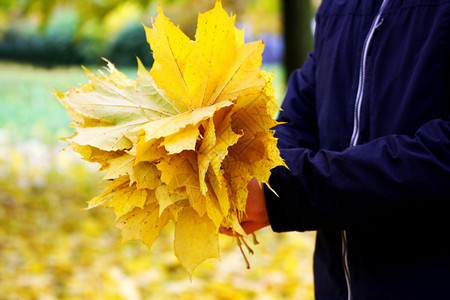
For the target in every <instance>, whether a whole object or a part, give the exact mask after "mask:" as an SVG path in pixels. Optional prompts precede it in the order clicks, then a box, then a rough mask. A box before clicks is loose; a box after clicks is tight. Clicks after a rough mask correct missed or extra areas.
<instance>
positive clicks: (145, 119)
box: [56, 0, 284, 276]
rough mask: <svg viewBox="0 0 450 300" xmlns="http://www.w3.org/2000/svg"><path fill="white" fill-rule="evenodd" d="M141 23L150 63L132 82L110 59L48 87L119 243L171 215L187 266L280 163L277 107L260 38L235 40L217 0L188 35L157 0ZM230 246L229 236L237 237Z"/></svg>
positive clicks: (149, 233)
mask: <svg viewBox="0 0 450 300" xmlns="http://www.w3.org/2000/svg"><path fill="white" fill-rule="evenodd" d="M158 12H159V13H158V16H157V17H156V19H155V22H154V24H153V26H152V28H147V27H146V28H145V30H146V35H147V40H148V42H149V43H150V47H151V49H152V51H153V57H154V64H153V66H152V68H151V70H150V71H147V70H146V69H145V67H144V66H143V65H142V63H141V62H140V61H139V60H138V73H137V80H132V79H129V78H127V77H126V76H125V75H124V74H123V73H121V72H119V71H118V70H117V69H116V68H115V67H114V65H113V64H112V63H110V62H108V63H107V68H106V70H107V71H108V74H106V75H105V74H103V73H101V74H100V75H96V74H94V73H92V72H90V71H89V70H87V69H85V70H86V75H87V77H88V84H85V85H81V86H80V87H78V88H70V89H69V91H68V92H66V93H61V92H59V91H56V97H57V98H58V99H59V101H60V102H61V104H62V105H63V106H64V107H65V108H66V109H67V111H68V113H69V114H71V115H72V118H73V121H72V124H73V126H74V127H75V128H76V132H75V134H74V135H73V136H72V137H70V138H67V139H66V140H67V142H68V143H69V148H71V149H73V150H74V151H76V152H79V153H80V154H81V155H82V156H83V158H84V159H86V160H88V161H90V162H96V163H99V164H100V166H101V168H100V170H104V171H105V175H104V180H106V181H109V182H110V184H109V186H108V187H107V188H106V190H105V191H104V192H103V193H102V194H101V195H99V196H97V197H95V198H94V199H92V200H91V201H89V202H88V204H89V206H88V208H93V207H99V206H101V207H108V208H111V209H113V210H114V213H115V215H116V217H117V222H116V225H115V226H116V227H117V228H119V229H120V230H121V231H122V237H123V241H128V240H132V239H139V240H142V241H143V242H144V243H145V244H146V245H147V246H149V247H150V246H151V245H152V244H153V242H154V240H155V239H156V238H157V237H158V235H159V233H160V230H161V229H162V227H164V226H165V225H166V224H167V223H168V222H169V220H173V222H175V233H174V234H175V239H174V248H175V255H176V256H177V257H178V259H179V260H180V262H181V264H182V265H183V267H184V268H185V269H186V270H187V271H188V273H189V275H190V276H191V275H192V272H193V271H194V269H195V268H196V267H197V266H198V265H199V264H200V263H201V262H203V261H204V260H205V259H208V258H218V257H219V246H218V241H217V231H218V228H219V226H226V227H231V228H232V229H233V230H234V231H235V232H237V233H240V234H242V235H245V232H244V231H243V229H242V227H241V226H240V224H239V221H240V220H241V218H242V216H243V215H244V214H245V206H246V199H247V194H248V191H247V184H248V182H249V181H250V179H251V178H253V177H256V178H257V179H258V180H259V181H260V182H267V180H268V178H269V176H270V170H271V169H272V168H274V167H275V166H277V165H283V164H284V163H283V161H282V159H281V158H280V156H279V151H278V149H277V147H276V139H275V138H274V137H273V132H272V131H271V128H272V127H273V126H275V125H276V124H277V122H276V121H274V119H273V114H274V113H275V112H276V111H277V110H278V109H279V107H278V105H277V101H276V99H275V97H274V89H273V86H272V80H273V78H272V77H273V76H272V75H271V74H269V73H266V72H264V71H263V70H260V68H261V61H262V56H261V54H262V52H263V50H264V44H263V43H262V41H255V42H251V43H245V42H244V31H243V30H239V29H237V28H235V26H234V23H235V17H230V16H228V14H227V13H226V12H225V10H224V9H223V8H222V3H221V1H220V0H217V2H216V5H215V7H214V8H213V9H212V10H210V11H208V12H206V13H203V14H200V15H199V19H198V27H197V32H196V35H195V40H190V39H189V38H188V37H187V36H186V35H185V34H184V33H183V32H182V31H181V30H180V29H179V28H178V27H177V26H175V25H174V24H173V23H172V22H171V21H170V20H169V19H168V18H167V17H166V16H165V15H164V13H163V11H162V9H161V8H160V7H159V8H158ZM239 244H240V243H239Z"/></svg>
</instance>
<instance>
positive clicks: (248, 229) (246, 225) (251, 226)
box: [241, 221, 267, 234]
mask: <svg viewBox="0 0 450 300" xmlns="http://www.w3.org/2000/svg"><path fill="white" fill-rule="evenodd" d="M266 226H267V225H265V224H264V223H261V222H254V221H248V222H243V223H241V227H242V229H244V231H245V233H246V234H252V233H253V232H255V231H257V230H259V229H261V228H263V227H266Z"/></svg>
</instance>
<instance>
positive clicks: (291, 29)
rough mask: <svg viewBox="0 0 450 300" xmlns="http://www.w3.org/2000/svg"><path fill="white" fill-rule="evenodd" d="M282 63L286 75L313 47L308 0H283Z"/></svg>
mask: <svg viewBox="0 0 450 300" xmlns="http://www.w3.org/2000/svg"><path fill="white" fill-rule="evenodd" d="M282 2H283V27H284V45H285V51H284V65H285V70H286V75H287V77H286V78H288V77H289V75H290V74H291V73H292V72H293V71H294V70H295V69H298V68H300V67H301V66H302V65H303V63H304V61H305V59H306V56H307V54H308V53H309V52H310V51H311V50H312V48H313V36H312V31H311V21H312V20H313V13H314V12H313V8H312V5H311V1H310V0H283V1H282Z"/></svg>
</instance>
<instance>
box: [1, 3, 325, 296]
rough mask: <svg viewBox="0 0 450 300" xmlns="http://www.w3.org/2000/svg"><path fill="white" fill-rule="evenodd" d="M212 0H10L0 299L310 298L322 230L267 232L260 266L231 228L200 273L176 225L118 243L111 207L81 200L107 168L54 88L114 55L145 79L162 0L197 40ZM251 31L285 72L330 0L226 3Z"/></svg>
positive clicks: (280, 86)
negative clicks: (185, 258)
mask: <svg viewBox="0 0 450 300" xmlns="http://www.w3.org/2000/svg"><path fill="white" fill-rule="evenodd" d="M214 2H215V0H190V1H188V0H129V1H123V0H122V1H120V0H92V1H68V0H0V300H3V299H8V300H9V299H20V300H21V299H38V300H41V299H43V300H53V299H127V300H128V299H130V300H135V299H136V300H138V299H233V300H239V299H313V281H312V252H313V248H314V234H313V233H284V234H275V233H272V232H271V230H270V229H265V230H262V231H261V232H259V233H258V239H259V242H260V245H258V246H255V247H253V248H254V251H255V254H254V255H253V256H250V255H249V260H250V264H251V269H250V270H246V268H245V262H244V260H243V259H242V257H241V254H240V251H239V249H238V248H237V246H236V243H235V242H234V240H233V239H231V238H228V237H223V236H222V237H221V240H220V242H221V250H222V252H221V261H220V262H219V261H216V260H210V261H207V262H205V263H203V264H202V265H200V266H199V267H198V269H197V270H196V271H195V272H194V275H193V280H192V282H190V281H189V277H188V275H187V273H186V272H185V271H184V269H182V268H181V266H180V264H179V263H178V261H177V260H176V258H175V256H174V254H173V247H172V240H173V237H172V232H173V231H171V229H170V228H168V229H166V230H165V231H164V232H163V234H162V236H161V237H160V238H159V239H158V240H157V241H156V242H155V244H154V245H153V247H152V249H150V250H149V249H147V248H146V247H145V246H144V245H143V244H142V243H140V242H128V243H125V244H121V242H120V232H119V231H118V230H116V229H114V228H112V225H113V223H114V215H113V214H112V213H110V212H109V211H107V210H104V209H94V210H89V211H86V210H83V208H84V207H85V206H86V201H88V200H90V199H91V198H92V197H93V196H95V195H97V194H98V193H99V191H100V190H101V188H102V184H101V183H100V179H101V174H98V173H97V166H95V165H92V164H89V163H87V162H85V161H83V160H81V158H80V157H79V156H78V155H77V154H75V153H72V152H70V151H63V150H62V149H63V148H64V147H65V143H64V142H63V141H61V140H60V138H62V137H66V136H70V135H71V134H72V132H73V129H72V128H70V127H69V123H70V121H71V119H70V117H69V116H68V115H67V114H66V112H65V109H64V108H63V107H62V106H61V105H60V104H59V102H58V101H57V99H56V98H55V97H54V96H53V95H52V93H53V92H54V89H55V88H57V89H58V90H60V91H62V92H65V91H66V90H67V89H68V87H69V86H78V85H79V84H80V83H86V82H87V79H86V76H85V74H84V71H83V70H82V68H81V65H85V66H87V67H88V68H89V69H91V70H92V71H94V70H97V69H100V68H102V66H103V65H104V62H103V61H102V60H101V57H105V58H107V59H109V60H110V61H111V62H113V63H114V64H115V65H116V66H117V67H118V68H119V70H121V71H122V72H124V73H125V74H127V75H128V76H129V77H131V78H136V56H138V57H139V58H140V59H141V60H142V61H143V63H144V65H146V67H147V68H148V69H150V68H151V65H152V62H153V59H152V55H151V52H150V49H149V46H148V44H147V42H146V39H145V33H144V29H143V26H142V25H143V24H144V25H146V26H151V22H152V18H154V17H155V16H156V14H157V10H156V8H157V6H158V5H161V6H162V7H163V9H164V12H165V14H166V15H167V16H168V17H169V18H171V20H172V21H173V22H174V23H175V24H178V25H179V26H180V28H181V29H182V30H183V31H184V32H185V33H186V34H188V35H189V36H190V37H191V38H193V36H194V34H195V28H196V21H197V15H198V13H199V12H205V11H207V10H209V9H210V8H212V7H213V5H214ZM222 2H223V6H224V8H225V9H226V10H227V11H228V12H229V13H232V14H236V16H237V26H238V27H239V28H245V36H246V40H247V41H252V40H256V39H263V40H264V42H265V47H266V49H265V52H264V55H263V68H264V69H266V70H268V71H273V72H274V74H275V82H274V84H275V88H276V89H277V93H276V95H277V98H278V100H279V101H281V100H282V98H283V94H284V91H285V85H286V78H287V74H289V73H290V72H291V71H292V70H293V69H295V68H297V67H300V66H301V63H302V62H303V60H304V59H305V56H306V53H307V52H308V51H309V50H310V49H311V47H312V32H313V30H314V24H313V17H314V12H315V10H316V9H317V7H318V5H319V2H320V1H313V0H311V1H310V0H284V1H282V0H222Z"/></svg>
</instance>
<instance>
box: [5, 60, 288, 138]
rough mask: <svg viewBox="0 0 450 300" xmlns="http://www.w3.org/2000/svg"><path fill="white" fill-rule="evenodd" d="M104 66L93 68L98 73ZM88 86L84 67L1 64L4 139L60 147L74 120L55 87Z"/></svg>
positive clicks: (280, 81)
mask: <svg viewBox="0 0 450 300" xmlns="http://www.w3.org/2000/svg"><path fill="white" fill-rule="evenodd" d="M99 68H101V67H98V66H92V67H89V69H90V70H92V71H96V70H97V69H99ZM263 68H264V69H265V70H266V71H269V72H274V74H275V79H274V86H275V89H276V97H277V99H278V100H279V101H280V100H281V98H282V96H283V94H284V89H285V86H284V77H283V75H282V74H283V69H282V66H280V65H277V64H270V65H264V66H263ZM120 71H122V72H124V73H125V74H127V76H129V77H130V78H134V79H135V78H136V69H135V68H120ZM80 83H87V78H86V75H85V73H84V71H83V69H82V68H81V66H72V67H58V68H53V69H45V68H38V67H33V66H31V65H25V64H17V63H9V62H1V63H0V137H1V136H5V135H6V136H7V137H8V139H10V140H11V141H12V142H14V143H17V144H18V143H22V142H23V141H25V140H28V139H32V138H38V139H40V140H42V141H43V142H45V143H46V144H55V145H56V144H58V143H59V138H61V137H66V136H70V135H71V134H72V133H73V129H72V128H70V127H69V124H70V121H71V118H70V116H69V115H68V114H67V113H66V110H65V108H64V107H62V105H61V104H60V103H59V102H58V100H57V99H56V97H54V96H53V93H54V92H55V88H56V89H58V90H59V91H61V92H65V91H67V90H68V88H69V87H71V86H79V84H80Z"/></svg>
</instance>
